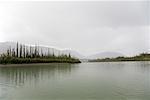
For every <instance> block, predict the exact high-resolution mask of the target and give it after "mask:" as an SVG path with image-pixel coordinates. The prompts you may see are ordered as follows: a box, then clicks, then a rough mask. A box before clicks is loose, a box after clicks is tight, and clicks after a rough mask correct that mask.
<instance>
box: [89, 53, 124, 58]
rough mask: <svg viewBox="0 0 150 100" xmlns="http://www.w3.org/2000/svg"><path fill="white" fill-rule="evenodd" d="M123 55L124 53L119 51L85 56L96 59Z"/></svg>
mask: <svg viewBox="0 0 150 100" xmlns="http://www.w3.org/2000/svg"><path fill="white" fill-rule="evenodd" d="M119 56H124V54H122V53H119V52H102V53H97V54H94V55H90V56H87V58H88V59H98V58H114V57H119Z"/></svg>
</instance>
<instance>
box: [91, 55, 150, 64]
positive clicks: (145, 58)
mask: <svg viewBox="0 0 150 100" xmlns="http://www.w3.org/2000/svg"><path fill="white" fill-rule="evenodd" d="M115 61H116V62H117V61H150V54H149V53H141V54H139V55H137V56H133V57H116V58H104V59H94V60H89V62H115Z"/></svg>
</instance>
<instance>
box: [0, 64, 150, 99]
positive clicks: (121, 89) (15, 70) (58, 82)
mask: <svg viewBox="0 0 150 100" xmlns="http://www.w3.org/2000/svg"><path fill="white" fill-rule="evenodd" d="M149 94H150V62H109V63H108V62H104V63H81V64H57V63H55V64H35V65H34V64H31V65H7V66H5V67H3V65H1V66H0V100H150V95H149Z"/></svg>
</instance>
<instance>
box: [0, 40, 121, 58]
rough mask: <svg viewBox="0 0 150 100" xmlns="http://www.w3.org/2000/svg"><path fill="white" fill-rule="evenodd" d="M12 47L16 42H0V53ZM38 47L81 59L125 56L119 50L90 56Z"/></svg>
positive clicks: (46, 51) (14, 46)
mask: <svg viewBox="0 0 150 100" xmlns="http://www.w3.org/2000/svg"><path fill="white" fill-rule="evenodd" d="M29 46H30V45H26V47H27V48H29ZM10 47H11V48H16V42H0V54H2V53H5V52H6V51H7V49H9V48H10ZM33 47H34V46H33ZM38 48H39V50H41V49H42V51H43V52H45V53H48V52H50V53H55V55H60V54H67V55H68V54H70V55H71V56H72V57H75V58H79V59H97V58H106V57H110V58H112V57H118V56H124V55H123V54H121V53H118V52H102V53H97V54H93V55H90V56H83V55H82V54H80V53H78V52H77V51H75V50H70V49H65V50H60V49H56V48H51V47H45V46H38Z"/></svg>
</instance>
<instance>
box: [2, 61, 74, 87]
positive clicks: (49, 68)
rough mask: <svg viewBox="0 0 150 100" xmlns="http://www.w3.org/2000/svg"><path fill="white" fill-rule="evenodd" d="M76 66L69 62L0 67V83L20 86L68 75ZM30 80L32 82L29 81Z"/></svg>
mask: <svg viewBox="0 0 150 100" xmlns="http://www.w3.org/2000/svg"><path fill="white" fill-rule="evenodd" d="M75 68H76V67H75V66H74V65H71V64H44V65H19V66H18V65H17V66H4V67H0V85H6V86H22V85H24V84H25V83H32V84H35V83H37V82H39V81H42V80H48V79H57V78H59V77H61V76H63V75H68V74H70V73H71V71H72V70H74V69H75ZM31 81H32V82H31Z"/></svg>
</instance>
